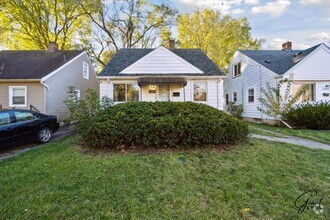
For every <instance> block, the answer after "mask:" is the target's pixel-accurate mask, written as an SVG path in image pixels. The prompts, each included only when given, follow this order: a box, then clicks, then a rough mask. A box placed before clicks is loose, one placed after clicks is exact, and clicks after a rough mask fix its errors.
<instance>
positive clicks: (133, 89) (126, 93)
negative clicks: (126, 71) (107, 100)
mask: <svg viewBox="0 0 330 220" xmlns="http://www.w3.org/2000/svg"><path fill="white" fill-rule="evenodd" d="M139 93H140V89H139V86H138V84H114V85H113V100H114V101H115V102H133V101H139Z"/></svg>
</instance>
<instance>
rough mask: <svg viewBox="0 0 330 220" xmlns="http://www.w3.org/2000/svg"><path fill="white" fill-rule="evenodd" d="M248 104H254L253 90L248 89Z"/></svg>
mask: <svg viewBox="0 0 330 220" xmlns="http://www.w3.org/2000/svg"><path fill="white" fill-rule="evenodd" d="M248 102H249V103H251V102H254V89H248Z"/></svg>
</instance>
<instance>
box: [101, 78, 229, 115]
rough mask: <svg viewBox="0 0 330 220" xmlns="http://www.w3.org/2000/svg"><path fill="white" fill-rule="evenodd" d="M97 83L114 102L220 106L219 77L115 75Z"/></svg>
mask: <svg viewBox="0 0 330 220" xmlns="http://www.w3.org/2000/svg"><path fill="white" fill-rule="evenodd" d="M100 83H101V84H100V93H101V94H100V97H103V96H107V97H109V98H111V99H112V100H113V101H114V102H115V103H123V102H131V101H145V102H156V101H163V102H168V101H171V102H186V101H190V102H198V103H203V104H207V105H210V106H213V107H215V108H217V109H221V110H222V109H223V101H224V100H223V92H222V86H223V80H222V79H221V78H220V79H219V77H210V76H208V77H195V76H189V77H177V76H166V77H159V76H144V77H125V78H124V77H116V78H113V79H107V80H101V81H100Z"/></svg>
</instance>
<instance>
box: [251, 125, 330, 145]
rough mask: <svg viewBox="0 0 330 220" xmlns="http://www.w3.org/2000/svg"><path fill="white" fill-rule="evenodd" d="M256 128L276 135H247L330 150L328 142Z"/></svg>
mask: <svg viewBox="0 0 330 220" xmlns="http://www.w3.org/2000/svg"><path fill="white" fill-rule="evenodd" d="M258 130H261V131H264V132H268V133H270V135H271V134H273V135H274V136H276V137H272V136H266V135H260V134H253V133H252V134H249V137H252V138H258V139H264V140H269V141H278V142H283V143H288V144H295V145H299V146H304V147H309V148H312V149H324V150H330V145H328V144H323V143H320V142H317V141H312V140H309V139H305V138H301V137H296V136H290V135H284V134H281V133H277V132H274V131H269V130H266V129H261V128H258Z"/></svg>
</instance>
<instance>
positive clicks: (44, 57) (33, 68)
mask: <svg viewBox="0 0 330 220" xmlns="http://www.w3.org/2000/svg"><path fill="white" fill-rule="evenodd" d="M82 52H83V51H82V50H58V51H56V52H53V53H51V52H48V51H47V50H3V51H0V79H41V78H42V77H44V76H46V75H48V74H49V73H51V72H52V71H54V70H56V69H58V68H59V67H61V66H62V65H63V64H65V63H66V62H68V61H70V60H71V59H73V58H74V57H76V56H77V55H79V54H81V53H82ZM3 64H4V69H3V70H2V71H1V66H2V65H3Z"/></svg>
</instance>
